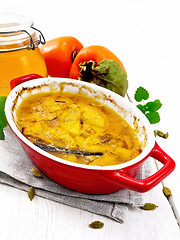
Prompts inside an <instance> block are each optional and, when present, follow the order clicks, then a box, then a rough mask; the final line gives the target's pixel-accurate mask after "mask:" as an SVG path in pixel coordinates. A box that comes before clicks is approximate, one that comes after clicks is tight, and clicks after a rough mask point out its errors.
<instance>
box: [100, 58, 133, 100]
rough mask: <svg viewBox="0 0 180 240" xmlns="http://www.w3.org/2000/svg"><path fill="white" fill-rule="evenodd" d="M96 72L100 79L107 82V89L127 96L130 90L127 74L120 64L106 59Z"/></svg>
mask: <svg viewBox="0 0 180 240" xmlns="http://www.w3.org/2000/svg"><path fill="white" fill-rule="evenodd" d="M95 72H96V74H97V75H98V76H99V78H103V80H104V81H106V88H107V89H109V90H111V91H113V92H115V93H118V94H119V95H121V96H123V97H124V96H125V93H126V91H127V88H128V81H127V73H126V71H125V70H124V69H123V68H122V67H121V66H120V64H119V63H117V62H115V61H113V60H108V59H104V60H102V61H101V62H100V63H99V64H98V66H97V67H96V68H95ZM99 74H100V75H99Z"/></svg>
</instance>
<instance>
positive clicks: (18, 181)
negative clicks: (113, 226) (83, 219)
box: [0, 127, 149, 223]
mask: <svg viewBox="0 0 180 240" xmlns="http://www.w3.org/2000/svg"><path fill="white" fill-rule="evenodd" d="M4 134H5V140H0V183H4V184H7V185H10V186H13V187H15V188H18V189H21V190H24V191H27V192H28V190H29V187H30V186H33V187H34V188H35V192H36V195H37V196H40V197H43V198H46V199H49V200H52V201H56V202H59V203H63V204H66V205H69V206H71V207H75V208H79V209H83V210H86V211H89V212H92V213H95V214H99V215H103V216H107V217H109V218H111V219H114V220H116V221H117V222H120V223H123V222H124V220H125V217H126V214H127V211H128V207H129V206H133V207H137V206H141V205H142V202H143V199H142V194H141V193H137V192H134V191H130V190H127V189H122V190H120V191H118V192H116V193H111V194H104V195H93V194H84V193H80V192H76V191H73V190H70V189H67V188H65V187H63V186H61V185H59V184H57V183H55V182H53V181H52V180H50V179H49V178H48V177H46V176H45V175H44V174H43V173H42V175H43V178H36V177H34V176H33V175H32V174H31V171H30V170H31V168H32V167H34V168H36V167H35V166H34V164H33V163H32V162H31V160H30V158H29V157H28V156H27V155H26V153H25V152H24V150H23V149H22V147H21V145H20V143H19V142H18V140H17V138H16V137H15V136H14V134H13V133H12V131H11V129H10V128H9V127H6V128H5V129H4ZM145 165H147V163H146V164H144V166H143V167H142V170H141V171H140V172H139V173H138V176H137V178H145V177H147V176H148V175H149V170H148V169H149V167H148V166H145ZM27 201H28V199H27Z"/></svg>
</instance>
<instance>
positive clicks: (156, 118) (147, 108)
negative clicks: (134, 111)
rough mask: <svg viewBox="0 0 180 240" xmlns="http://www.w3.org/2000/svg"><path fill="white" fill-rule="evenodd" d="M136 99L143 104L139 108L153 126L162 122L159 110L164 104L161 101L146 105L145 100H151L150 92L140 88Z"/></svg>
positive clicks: (135, 96)
mask: <svg viewBox="0 0 180 240" xmlns="http://www.w3.org/2000/svg"><path fill="white" fill-rule="evenodd" d="M134 99H135V100H136V101H137V102H141V103H140V104H138V105H137V107H138V108H139V109H140V110H141V111H142V112H143V113H144V115H145V116H146V117H147V119H148V120H149V122H150V123H151V124H155V123H158V122H160V115H159V113H158V110H159V109H160V108H161V106H162V103H161V102H160V100H159V99H156V100H155V101H150V102H147V103H146V102H145V100H148V99H149V92H148V91H147V90H146V89H145V88H143V87H139V88H138V89H137V90H136V92H135V94H134Z"/></svg>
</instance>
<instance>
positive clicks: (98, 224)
mask: <svg viewBox="0 0 180 240" xmlns="http://www.w3.org/2000/svg"><path fill="white" fill-rule="evenodd" d="M103 226H104V223H103V222H100V221H94V222H92V223H90V224H89V227H90V228H93V229H100V228H102V227H103Z"/></svg>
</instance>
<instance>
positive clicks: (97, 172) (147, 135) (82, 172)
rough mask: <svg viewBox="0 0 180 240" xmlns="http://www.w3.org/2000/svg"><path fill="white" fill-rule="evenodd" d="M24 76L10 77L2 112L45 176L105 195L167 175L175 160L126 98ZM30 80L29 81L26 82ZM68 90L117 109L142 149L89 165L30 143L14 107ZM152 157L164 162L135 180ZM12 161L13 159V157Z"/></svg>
mask: <svg viewBox="0 0 180 240" xmlns="http://www.w3.org/2000/svg"><path fill="white" fill-rule="evenodd" d="M29 79H30V78H26V77H24V81H26V82H24V83H23V78H21V79H20V81H19V80H18V79H17V84H19V82H22V83H21V84H19V85H17V84H16V80H13V86H14V84H15V85H17V86H16V87H14V88H13V89H12V91H11V92H10V94H9V96H8V97H7V100H6V105H5V114H6V118H7V121H8V124H9V126H10V128H11V129H12V131H13V132H14V134H15V135H16V137H17V139H18V140H19V141H20V144H21V145H22V147H23V149H24V151H25V152H26V154H27V155H28V156H29V157H30V159H31V160H32V162H33V163H34V164H35V165H36V167H37V168H38V169H39V170H41V171H42V172H43V173H44V174H45V175H46V176H47V177H49V178H50V179H52V180H53V181H55V182H56V183H58V184H61V185H62V186H64V187H67V188H70V189H72V190H75V191H79V192H83V193H89V194H108V193H112V192H116V191H118V190H121V189H122V188H128V189H131V190H134V191H138V192H147V191H149V190H150V189H152V188H153V187H154V186H156V185H157V184H158V183H160V182H161V181H162V180H163V179H164V178H166V177H167V176H168V175H169V174H170V173H171V172H172V171H173V170H174V169H175V162H174V160H173V159H172V158H171V157H170V156H168V155H167V154H166V153H165V152H164V151H163V150H162V149H161V148H160V147H159V145H158V144H157V143H156V141H155V137H154V132H153V130H152V128H151V125H150V123H149V121H148V120H147V118H146V117H145V116H144V114H143V113H142V112H141V111H140V110H139V109H138V108H137V107H136V106H135V105H134V104H132V103H130V102H129V101H128V100H127V99H125V98H123V97H121V96H120V95H117V94H116V93H114V92H112V91H109V90H107V89H105V88H102V87H99V86H97V85H95V84H90V83H86V82H83V81H78V80H73V79H65V78H37V79H34V80H29ZM27 80H29V81H27ZM42 91H43V92H48V91H67V92H75V93H76V92H77V93H78V92H79V91H81V92H83V93H84V94H87V95H89V96H91V97H92V98H94V99H96V100H98V101H100V102H102V103H104V104H106V105H107V106H109V107H111V108H112V109H114V110H115V111H117V112H118V113H119V114H120V115H121V116H122V117H123V118H125V120H126V121H127V122H128V123H129V124H130V125H131V126H132V127H133V128H135V129H136V132H137V134H138V137H139V139H140V141H141V142H142V146H143V151H142V153H141V154H140V155H139V156H138V157H136V158H135V159H133V160H131V161H129V162H126V163H122V164H118V165H113V166H105V167H100V166H90V165H84V164H78V163H73V162H69V161H66V160H63V159H61V158H58V157H56V156H53V155H51V154H50V153H47V152H45V151H43V150H41V149H40V148H38V147H37V146H35V145H34V144H33V143H31V142H30V141H29V140H28V139H27V138H25V137H24V136H23V134H22V133H21V132H20V131H19V130H18V128H17V126H16V110H17V108H18V106H19V104H20V103H21V101H22V100H23V99H25V98H26V97H28V96H29V95H32V94H34V93H37V92H42ZM148 157H153V158H155V159H156V160H158V161H159V162H161V163H162V164H163V167H162V168H161V169H160V170H158V171H157V172H156V173H154V174H153V175H151V176H150V177H148V178H145V179H136V178H135V176H136V175H137V173H138V172H139V170H140V169H141V167H142V165H143V163H144V161H145V160H146V159H147V158H148ZM12 161H13V159H12Z"/></svg>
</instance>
